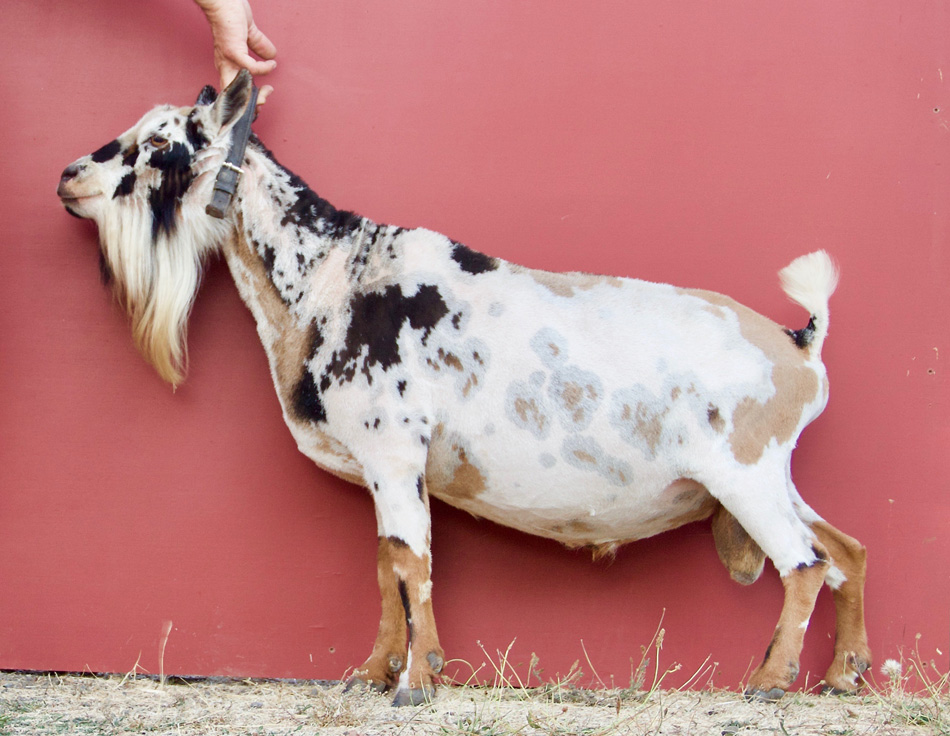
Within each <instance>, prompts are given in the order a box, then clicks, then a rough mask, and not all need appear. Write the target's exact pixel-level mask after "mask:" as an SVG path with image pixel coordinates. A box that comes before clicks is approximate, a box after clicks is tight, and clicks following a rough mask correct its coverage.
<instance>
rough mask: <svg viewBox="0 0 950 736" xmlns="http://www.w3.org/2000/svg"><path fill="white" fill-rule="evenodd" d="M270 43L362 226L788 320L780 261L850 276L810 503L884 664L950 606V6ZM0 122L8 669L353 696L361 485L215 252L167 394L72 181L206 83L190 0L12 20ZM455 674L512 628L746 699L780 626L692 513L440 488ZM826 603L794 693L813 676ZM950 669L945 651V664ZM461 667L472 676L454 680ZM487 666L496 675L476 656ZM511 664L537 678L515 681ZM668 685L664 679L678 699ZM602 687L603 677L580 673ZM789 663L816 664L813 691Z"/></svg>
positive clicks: (822, 662) (2, 547) (285, 93)
mask: <svg viewBox="0 0 950 736" xmlns="http://www.w3.org/2000/svg"><path fill="white" fill-rule="evenodd" d="M254 10H255V14H256V17H257V20H258V22H259V24H260V26H261V27H262V28H263V29H264V30H265V32H266V33H267V34H268V35H270V37H271V38H272V39H273V40H274V41H275V43H276V44H277V46H278V49H279V57H278V63H279V67H278V70H277V71H276V72H275V73H274V74H273V75H272V77H271V79H270V80H269V81H270V82H271V83H273V84H274V85H275V87H276V92H275V93H274V95H273V96H272V97H271V99H270V101H268V103H267V106H266V108H265V110H264V112H263V113H262V115H261V116H260V118H259V120H258V122H257V123H256V125H255V129H256V131H257V132H258V134H259V135H260V137H261V138H262V139H263V140H264V142H265V143H266V144H267V145H268V146H269V147H270V148H272V149H273V151H274V152H275V154H276V156H277V158H278V159H279V160H280V161H282V162H283V163H284V164H285V165H287V166H289V167H290V168H292V169H293V170H294V171H296V172H297V173H299V174H300V175H302V176H303V177H304V178H305V179H306V180H307V181H308V182H309V183H310V184H311V185H312V187H313V188H314V189H315V190H317V191H318V192H320V194H321V195H322V196H324V197H326V198H327V199H329V200H330V201H331V202H333V203H334V204H336V205H337V206H339V207H341V208H346V209H354V210H356V211H358V212H361V213H363V214H365V215H367V216H369V217H372V218H373V219H375V220H377V221H379V222H388V223H393V224H400V225H403V226H417V225H425V226H427V227H430V228H432V229H435V230H439V231H441V232H444V233H446V234H448V235H449V236H451V237H453V238H455V239H457V240H460V241H462V242H465V243H466V244H468V245H469V246H471V247H473V248H475V249H477V250H481V251H484V252H487V253H490V254H492V255H495V256H500V257H503V258H506V259H509V260H512V261H516V262H520V263H524V264H527V265H530V266H534V267H541V268H547V269H555V270H567V269H578V270H586V271H592V272H598V273H607V274H617V275H624V276H637V277H640V278H645V279H649V280H654V281H666V282H673V283H676V284H679V285H683V286H693V287H702V288H708V289H714V290H716V291H721V292H725V293H727V294H730V295H731V296H734V297H736V298H738V299H739V300H740V301H742V302H744V303H746V304H748V305H749V306H751V307H753V308H755V309H757V310H759V311H761V312H763V313H765V314H767V315H769V316H770V317H772V318H773V319H776V320H777V321H779V322H782V323H784V324H788V325H790V326H792V327H801V326H803V325H804V321H805V319H806V317H805V315H804V313H803V312H802V310H801V309H800V308H798V307H797V306H795V305H793V304H791V303H789V302H788V301H787V300H786V298H785V297H784V295H783V294H782V293H781V291H780V289H779V287H778V283H777V278H776V272H777V271H778V270H779V269H780V268H781V267H782V266H784V265H785V264H787V263H788V262H790V261H791V260H792V259H793V258H794V257H796V256H798V255H800V254H802V253H806V252H809V251H811V250H814V249H817V248H826V249H827V250H829V251H830V252H831V253H832V254H833V255H834V257H835V258H836V259H837V261H838V262H839V264H840V266H841V271H842V280H841V285H840V288H839V290H838V293H837V294H836V295H835V297H834V298H833V300H832V320H831V323H832V326H831V335H830V338H829V340H828V342H827V343H826V344H825V350H824V357H825V360H826V363H827V365H828V369H829V372H830V376H831V382H832V390H831V403H830V405H829V407H828V410H827V411H826V413H825V414H824V415H823V416H822V417H821V418H820V419H819V420H818V421H817V422H816V423H815V424H814V425H812V427H810V428H809V429H808V430H807V431H806V432H805V434H804V435H803V437H802V440H801V442H800V445H799V449H798V451H797V454H796V456H795V464H794V473H795V478H796V481H797V483H798V486H799V488H800V489H801V491H802V493H803V495H804V496H805V497H806V499H808V500H809V502H810V503H811V504H812V505H813V506H814V507H815V508H816V509H817V510H818V511H819V512H820V513H822V514H823V515H825V516H826V517H827V518H828V519H829V520H830V521H832V522H833V523H834V524H836V525H838V526H840V527H841V528H842V529H844V530H845V531H847V532H849V533H850V534H852V535H854V536H856V537H857V538H859V539H860V540H861V541H862V542H864V543H865V544H866V545H867V547H868V550H869V577H868V584H867V596H868V606H867V613H868V624H869V632H870V638H871V646H872V648H873V649H874V651H875V654H876V657H877V661H878V662H879V663H880V662H881V661H883V659H884V658H885V657H897V656H899V654H900V652H901V650H902V648H903V650H904V651H907V650H908V649H909V648H910V647H913V645H914V644H915V639H916V636H917V635H918V634H920V639H919V646H920V650H921V653H922V654H923V655H924V657H925V658H927V659H929V658H931V657H934V658H935V659H936V660H937V663H938V665H940V666H942V667H943V668H944V670H945V669H946V667H947V653H948V652H950V642H948V626H947V622H948V618H950V579H948V578H950V564H948V561H950V473H948V462H947V459H946V458H947V448H948V447H950V419H948V413H950V412H948V410H950V401H948V391H947V387H948V380H947V379H948V376H950V345H948V343H947V336H948V335H950V319H948V307H950V303H948V302H950V298H948V284H950V243H948V225H950V218H948V215H950V155H948V152H950V46H948V39H950V6H948V5H947V4H946V3H942V2H933V1H930V0H920V1H919V2H915V3H904V4H901V3H864V2H834V3H828V2H825V1H824V0H822V1H820V2H818V1H815V2H796V3H761V2H758V1H757V0H748V1H745V0H739V1H738V2H730V3H707V2H703V1H702V0H684V1H682V2H677V3H666V2H638V3H630V2H628V1H627V0H600V1H598V2H595V3H577V2H567V1H563V2H562V1H554V0H495V1H489V0H473V1H471V2H465V3H447V2H443V1H442V0H402V1H400V2H392V1H388V0H347V2H319V1H314V2H307V3H300V2H279V1H278V0H256V2H255V3H254ZM2 14H3V19H4V26H5V28H6V32H5V34H4V36H5V42H4V47H5V48H4V71H3V97H4V103H5V104H4V105H3V109H2V112H0V118H2V124H0V157H2V165H0V176H2V182H0V192H2V197H0V248H2V260H0V591H2V592H0V668H7V669H15V668H27V669H34V670H92V671H118V672H127V671H130V670H132V669H133V667H135V666H136V665H137V666H138V667H139V668H141V669H144V670H147V671H150V672H157V671H158V670H159V668H160V663H159V642H160V640H161V637H162V630H163V626H164V625H165V622H168V621H170V622H172V623H171V626H172V628H171V632H170V635H169V637H168V641H167V647H166V649H165V654H164V665H163V666H164V670H165V672H166V673H184V674H215V675H255V676H267V677H298V678H308V677H319V678H337V677H340V676H342V675H343V674H344V672H345V670H346V669H347V668H348V667H351V666H354V665H358V664H360V663H361V662H362V661H363V659H364V658H365V657H366V656H367V655H368V654H369V651H370V648H371V645H372V641H373V638H374V636H375V632H376V626H377V622H378V614H379V602H378V591H377V587H376V575H375V552H376V528H375V519H374V514H373V509H372V506H371V502H370V499H369V497H368V495H367V494H366V493H365V492H363V491H362V490H360V489H358V488H356V487H354V486H349V485H347V484H346V483H344V482H342V481H339V480H336V479H334V478H332V477H330V476H328V475H326V474H324V473H322V472H321V471H319V470H318V469H317V468H316V467H314V466H313V465H312V464H311V463H310V462H309V461H307V460H306V459H305V458H304V457H303V456H301V455H299V454H298V453H297V450H296V448H295V444H294V442H293V440H292V438H291V436H290V434H289V432H288V431H287V429H286V428H285V426H284V424H283V422H282V419H281V415H280V409H279V406H278V402H277V399H276V396H275V394H274V391H273V389H272V386H271V382H270V376H269V373H268V368H267V364H266V361H265V357H264V353H263V350H262V349H261V348H260V345H259V343H258V340H257V336H256V332H255V329H254V324H253V321H252V318H251V316H250V314H249V313H248V312H247V311H246V309H245V308H244V306H243V305H242V304H241V302H240V301H239V299H238V296H237V293H236V291H235V289H234V287H233V285H232V283H231V282H230V279H229V277H228V274H227V270H226V268H225V267H224V266H223V264H222V263H216V264H213V265H212V266H211V267H210V268H209V270H208V273H207V277H206V283H205V285H204V288H203V291H202V293H201V294H200V295H199V298H198V302H197V305H196V307H195V310H194V314H193V318H192V321H191V328H190V346H191V374H190V378H189V380H188V381H187V382H186V383H185V384H184V385H183V386H181V387H180V388H179V389H178V390H177V391H176V392H173V391H172V390H171V389H170V388H169V387H168V386H167V385H165V384H163V383H162V382H161V381H160V380H159V379H158V378H157V376H156V375H155V373H154V372H153V371H152V370H151V369H150V368H149V367H148V366H147V365H146V364H145V363H144V362H143V361H142V360H141V359H140V358H139V356H138V355H137V353H136V351H135V349H134V347H133V346H132V343H131V338H130V336H129V332H128V328H127V326H126V323H125V320H124V318H123V316H122V315H121V314H120V313H119V312H118V311H117V309H116V308H115V306H114V305H113V304H112V302H111V298H110V296H109V295H108V294H107V293H106V292H105V291H104V289H103V288H102V287H101V285H100V283H99V275H98V266H97V256H96V235H95V231H94V229H93V227H92V226H91V225H90V224H89V223H87V222H80V221H78V220H75V219H73V218H71V217H69V216H68V215H67V214H66V213H65V212H64V211H63V210H62V208H61V206H60V204H59V202H58V200H57V199H56V197H55V188H56V184H57V181H58V178H59V174H60V171H61V170H62V169H63V167H65V166H66V164H68V163H70V162H71V161H72V160H74V159H75V158H77V157H78V156H80V155H83V154H86V153H89V152H90V151H92V150H94V149H96V148H98V147H99V146H100V145H102V144H103V143H105V142H106V141H108V140H110V139H111V138H113V137H114V136H115V135H116V134H117V133H119V132H121V131H123V130H125V129H126V128H127V127H129V126H130V125H132V124H133V123H134V122H135V121H136V120H137V119H138V118H139V116H140V115H141V114H142V113H144V112H145V111H146V110H147V109H148V108H150V107H151V106H152V105H153V104H156V103H159V102H175V103H178V104H187V103H190V102H191V101H193V99H194V97H195V95H196V94H197V92H198V90H199V89H200V88H201V86H202V85H204V84H206V83H208V82H216V81H217V79H216V76H215V72H214V69H213V67H212V65H211V46H210V33H209V31H208V28H207V25H206V24H205V22H204V20H203V18H202V16H201V14H200V12H199V11H198V10H197V9H196V8H195V6H194V5H193V4H192V3H191V2H189V0H150V1H149V2H135V3H133V2H121V1H120V0H86V1H85V2H82V3H78V2H69V1H67V0H12V2H11V1H10V0H8V1H7V2H5V3H4V6H3V11H2ZM433 516H434V542H433V549H434V552H433V556H434V568H435V569H434V573H433V578H434V582H435V589H434V596H435V598H434V603H435V610H436V616H437V618H438V622H439V633H440V635H441V639H442V643H443V645H444V646H445V649H446V652H447V653H448V655H449V656H450V657H455V658H460V659H463V660H466V661H467V662H469V663H471V664H473V665H475V666H478V665H479V664H481V663H482V662H483V661H485V654H484V653H483V651H482V650H481V648H480V646H479V642H480V643H481V645H482V646H484V648H485V649H486V650H487V651H488V652H490V653H493V652H494V650H495V649H499V648H500V649H505V648H507V646H508V645H509V644H510V643H511V642H513V641H514V642H515V643H514V646H513V648H512V653H511V661H512V662H517V663H527V661H528V659H529V658H530V655H531V652H536V653H537V654H538V656H539V658H540V662H541V667H542V669H543V670H544V673H545V676H554V675H555V673H558V672H559V673H561V674H564V673H566V672H567V670H568V668H569V667H570V665H571V663H572V662H574V661H575V660H577V659H580V660H581V663H582V666H583V667H584V669H585V670H587V671H588V673H589V672H590V668H589V667H588V666H587V664H586V660H585V651H586V656H587V657H589V659H590V662H591V663H592V664H593V666H594V667H595V668H596V670H597V673H598V674H599V676H600V677H601V678H602V679H604V680H605V681H607V682H611V681H613V682H615V683H616V684H618V685H624V684H626V683H627V681H628V680H629V677H630V671H631V662H632V663H633V664H634V665H635V664H636V663H637V662H639V660H640V656H641V647H642V646H644V645H647V644H648V643H649V641H650V639H651V637H652V636H653V633H654V631H655V630H656V629H657V627H658V625H660V624H661V621H662V627H663V628H664V629H665V640H664V647H663V651H662V653H661V658H660V667H661V669H664V668H665V667H667V666H672V665H673V664H674V663H680V664H682V666H683V669H682V670H681V671H680V672H678V673H676V674H675V675H674V676H672V679H670V680H668V682H669V683H670V684H676V682H682V681H683V680H685V679H686V678H687V677H688V676H689V675H690V674H692V673H693V672H694V671H696V670H697V669H698V668H700V666H701V665H702V664H703V662H704V661H705V660H706V658H707V656H708V657H709V658H710V659H709V661H710V662H716V663H718V665H717V670H716V674H715V678H714V681H715V683H716V684H717V685H723V686H733V687H735V686H738V685H739V684H740V681H741V679H742V677H743V675H744V673H746V672H747V671H748V670H749V667H750V665H751V664H753V663H754V661H755V662H757V661H758V660H759V658H760V657H761V656H762V654H763V652H764V649H765V646H766V644H767V643H768V641H769V639H770V637H771V634H772V629H773V627H774V625H775V622H776V620H777V618H778V613H779V608H780V605H781V585H780V583H779V581H778V579H777V576H776V575H775V573H774V570H772V569H771V567H768V568H767V570H766V574H765V575H764V576H763V578H762V579H761V580H760V581H759V582H758V583H757V584H756V585H754V586H751V587H748V588H743V587H740V586H737V585H736V584H735V583H733V582H731V580H730V579H729V576H728V574H727V573H726V571H725V570H724V569H723V568H722V566H721V565H720V563H719V561H718V559H717V557H716V553H715V550H714V547H713V543H712V537H711V534H710V531H709V528H708V525H707V524H695V525H691V526H688V527H686V528H683V529H681V530H678V531H676V532H674V533H671V534H667V535H665V536H662V537H659V538H656V539H651V540H647V541H644V542H641V543H637V544H634V545H631V546H628V547H625V548H624V549H622V550H621V552H620V554H619V555H618V557H617V559H616V561H615V562H613V563H612V564H609V565H607V564H603V563H600V564H597V563H592V562H591V561H590V559H589V556H588V555H587V554H585V553H583V552H571V551H568V550H565V549H563V548H561V547H559V546H558V545H557V544H555V543H553V542H549V541H545V540H540V539H535V538H531V537H528V536H525V535H523V534H520V533H516V532H512V531H509V530H506V529H504V528H501V527H499V526H496V525H493V524H490V523H488V522H484V521H478V520H475V519H473V518H470V517H469V516H467V515H465V514H462V513H459V512H457V511H455V510H453V509H451V508H448V507H446V506H445V505H443V504H440V503H435V504H434V509H433ZM833 633H834V630H833V611H832V606H831V599H830V596H829V595H828V594H827V592H824V593H823V594H822V596H821V598H820V599H819V604H818V608H817V610H816V613H815V616H814V618H813V620H812V625H811V628H810V630H809V632H808V636H807V638H806V650H805V653H804V656H803V659H802V671H803V673H806V672H809V673H810V674H809V678H810V682H811V683H814V682H815V680H816V678H817V677H820V675H821V673H823V672H824V669H825V667H826V666H827V663H828V661H829V660H830V656H831V648H832V637H833ZM937 649H939V650H940V652H942V654H937V653H936V650H937ZM458 671H459V672H460V674H461V676H463V677H464V676H465V675H466V674H467V672H468V670H467V668H466V665H464V664H460V665H459V668H458ZM483 672H484V671H483ZM521 672H522V673H524V672H526V670H525V669H522V670H521ZM677 678H678V679H677ZM589 679H590V678H589V677H588V678H585V680H584V681H585V682H587V681H588V680H589ZM804 680H805V677H804V674H803V677H802V679H801V680H800V682H803V681H804Z"/></svg>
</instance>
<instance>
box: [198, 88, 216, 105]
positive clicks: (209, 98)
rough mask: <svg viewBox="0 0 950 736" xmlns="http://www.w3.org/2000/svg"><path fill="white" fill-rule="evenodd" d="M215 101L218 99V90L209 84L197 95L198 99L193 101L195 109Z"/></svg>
mask: <svg viewBox="0 0 950 736" xmlns="http://www.w3.org/2000/svg"><path fill="white" fill-rule="evenodd" d="M216 99H218V90H216V89H215V88H214V87H212V86H211V85H210V84H206V85H205V86H204V88H203V89H202V90H201V92H199V93H198V99H197V100H195V107H198V106H199V105H210V104H211V103H212V102H214V101H215V100H216Z"/></svg>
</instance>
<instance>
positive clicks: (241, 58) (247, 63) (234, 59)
mask: <svg viewBox="0 0 950 736" xmlns="http://www.w3.org/2000/svg"><path fill="white" fill-rule="evenodd" d="M226 63H227V64H228V66H230V67H231V68H233V72H232V73H231V79H234V77H235V76H237V73H238V71H240V70H241V69H247V70H248V71H249V72H250V73H251V74H254V75H261V74H270V73H271V72H272V71H274V69H276V68H277V62H276V61H274V60H273V59H271V60H268V61H258V60H257V59H255V58H254V57H253V56H250V55H249V54H239V53H232V54H229V55H228V57H227V60H226ZM223 68H224V67H222V69H223ZM223 74H224V72H223V71H222V76H223Z"/></svg>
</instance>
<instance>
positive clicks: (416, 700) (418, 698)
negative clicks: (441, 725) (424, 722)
mask: <svg viewBox="0 0 950 736" xmlns="http://www.w3.org/2000/svg"><path fill="white" fill-rule="evenodd" d="M434 697H435V688H434V687H432V686H431V685H429V686H428V687H414V688H406V689H402V688H400V689H399V690H397V691H396V698H395V699H394V700H393V706H395V707H402V706H404V705H424V704H425V703H431V702H432V698H434Z"/></svg>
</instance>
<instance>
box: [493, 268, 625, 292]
mask: <svg viewBox="0 0 950 736" xmlns="http://www.w3.org/2000/svg"><path fill="white" fill-rule="evenodd" d="M509 267H510V268H511V270H512V272H513V273H523V274H527V275H528V276H530V277H531V278H532V279H534V280H535V281H536V282H537V283H538V284H540V285H541V286H543V287H544V288H546V289H547V290H548V291H550V292H551V293H552V294H554V295H555V296H563V297H565V298H568V299H569V298H571V297H573V296H574V295H575V289H576V290H579V291H588V290H590V289H593V288H594V287H595V286H598V285H600V284H606V285H608V286H612V287H614V288H620V287H621V286H622V285H623V279H620V278H617V277H616V276H598V275H596V274H590V273H581V272H580V271H573V272H570V273H554V272H552V271H538V270H535V269H531V268H525V267H524V266H515V265H510V266H509Z"/></svg>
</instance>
